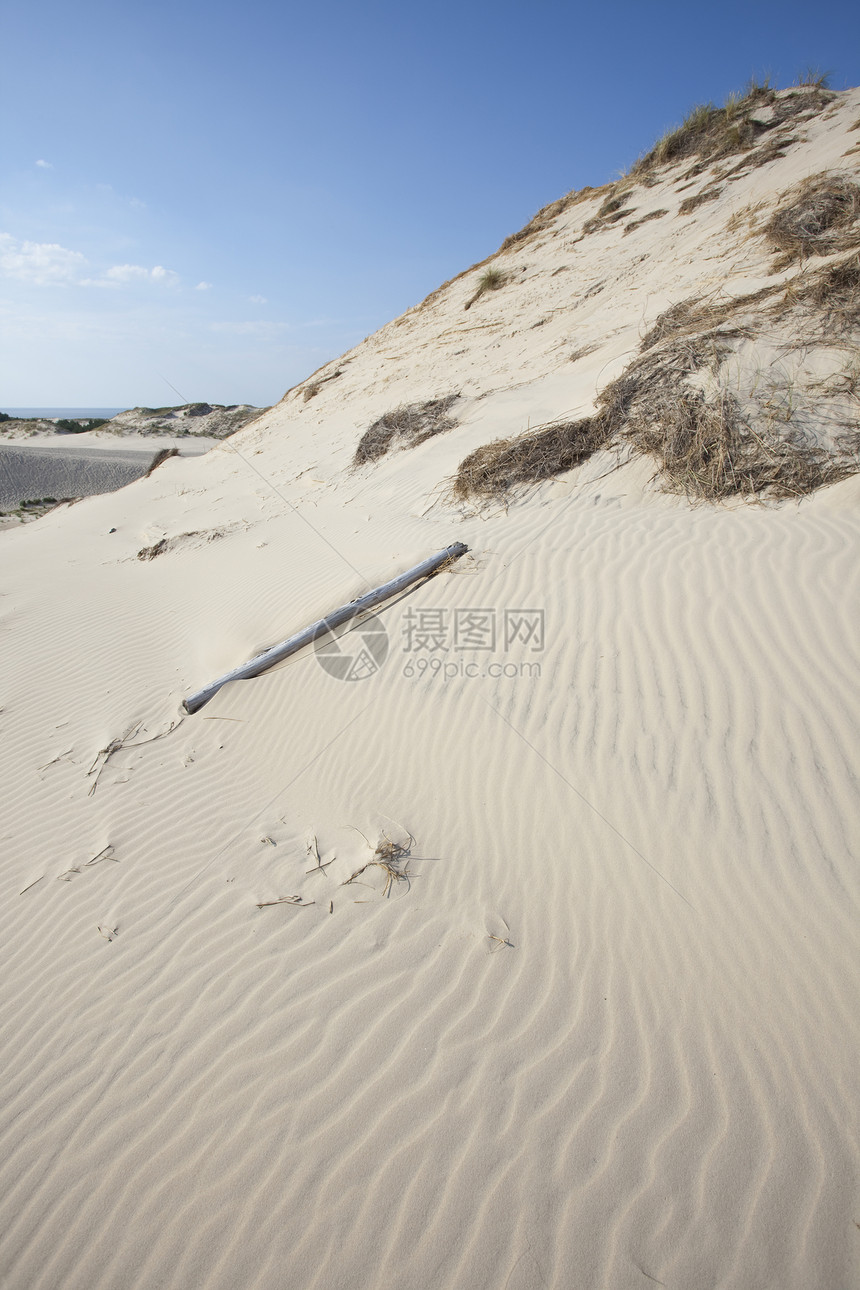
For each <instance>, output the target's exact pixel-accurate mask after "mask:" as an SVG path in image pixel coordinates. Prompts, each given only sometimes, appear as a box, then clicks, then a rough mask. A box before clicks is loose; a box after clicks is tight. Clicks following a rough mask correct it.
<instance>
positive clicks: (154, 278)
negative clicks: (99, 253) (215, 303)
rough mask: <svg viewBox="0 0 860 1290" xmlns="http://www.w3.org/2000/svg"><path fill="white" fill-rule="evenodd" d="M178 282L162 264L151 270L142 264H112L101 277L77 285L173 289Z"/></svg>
mask: <svg viewBox="0 0 860 1290" xmlns="http://www.w3.org/2000/svg"><path fill="white" fill-rule="evenodd" d="M178 282H179V274H178V273H174V272H173V270H172V269H165V268H164V266H163V265H162V264H156V265H155V267H154V268H152V269H147V268H146V267H145V266H144V265H142V264H112V265H111V267H110V268H109V269H106V270H105V272H104V273H103V274H102V275H101V277H99V278H81V279H80V282H79V285H80V286H82V287H114V288H117V287H128V286H133V285H138V284H140V285H142V284H144V283H155V284H157V285H161V286H165V287H175V286H176V285H177V284H178Z"/></svg>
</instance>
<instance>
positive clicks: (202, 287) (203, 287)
mask: <svg viewBox="0 0 860 1290" xmlns="http://www.w3.org/2000/svg"><path fill="white" fill-rule="evenodd" d="M211 286H212V283H211V282H198V283H197V286H196V287H195V288H194V290H195V291H209V289H210V288H211Z"/></svg>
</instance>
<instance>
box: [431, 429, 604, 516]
mask: <svg viewBox="0 0 860 1290" xmlns="http://www.w3.org/2000/svg"><path fill="white" fill-rule="evenodd" d="M605 438H606V431H605V427H604V425H603V423H602V421H601V418H600V417H585V418H583V419H582V420H580V421H564V422H559V423H557V424H554V425H549V426H543V427H540V428H538V429H535V430H530V431H528V432H527V433H526V434H522V435H517V436H516V437H515V438H513V439H497V440H496V441H495V442H494V443H488V444H484V445H482V446H481V447H480V448H476V449H475V451H474V452H470V453H469V455H468V457H464V458H463V460H462V461H461V462H460V465H459V467H458V469H457V474H456V476H455V478H454V484H453V492H454V496H455V497H457V498H459V499H460V500H465V499H466V498H469V497H484V498H487V497H502V496H504V495H505V494H506V493H508V492H510V491H511V490H512V489H517V488H521V487H523V486H524V485H527V484H536V483H540V482H541V481H542V480H545V479H553V478H554V477H555V476H556V475H561V474H564V472H565V471H567V470H572V469H573V468H574V466H579V465H581V464H582V462H584V461H586V460H587V459H588V458H589V457H590V456H591V454H592V453H593V452H596V450H597V449H598V448H600V447H602V446H603V443H604V441H605Z"/></svg>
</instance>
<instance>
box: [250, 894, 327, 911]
mask: <svg viewBox="0 0 860 1290" xmlns="http://www.w3.org/2000/svg"><path fill="white" fill-rule="evenodd" d="M316 903H317V902H316V901H315V900H302V898H301V896H278V898H277V900H258V901H257V908H258V909H267V908H268V907H269V905H295V906H297V907H298V908H299V909H306V908H307V907H308V905H315V904H316Z"/></svg>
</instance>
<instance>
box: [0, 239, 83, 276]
mask: <svg viewBox="0 0 860 1290" xmlns="http://www.w3.org/2000/svg"><path fill="white" fill-rule="evenodd" d="M86 262H87V261H86V257H85V256H83V255H81V253H80V251H70V250H69V249H68V248H67V247H65V246H60V245H59V243H57V242H26V241H25V242H21V241H19V240H18V239H17V238H15V237H12V235H11V234H10V233H0V273H4V274H5V275H6V276H7V277H9V278H17V279H18V281H19V282H28V283H31V284H32V285H34V286H37V287H45V286H56V285H58V284H68V283H70V282H74V281H75V280H76V278H77V276H78V274H79V273H80V272H81V270H82V269H83V268H84V266H85V264H86Z"/></svg>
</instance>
